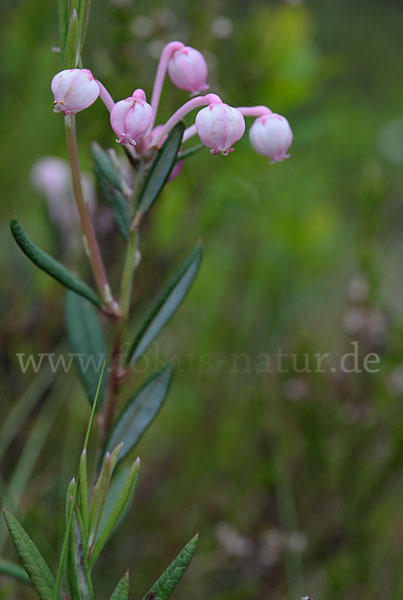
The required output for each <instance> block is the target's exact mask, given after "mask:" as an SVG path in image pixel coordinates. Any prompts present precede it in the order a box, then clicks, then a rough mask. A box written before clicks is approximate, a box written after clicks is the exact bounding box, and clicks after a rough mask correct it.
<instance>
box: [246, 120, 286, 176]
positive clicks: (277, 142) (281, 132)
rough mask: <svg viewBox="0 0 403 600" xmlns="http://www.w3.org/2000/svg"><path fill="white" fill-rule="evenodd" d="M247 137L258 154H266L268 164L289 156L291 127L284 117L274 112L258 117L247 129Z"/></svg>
mask: <svg viewBox="0 0 403 600" xmlns="http://www.w3.org/2000/svg"><path fill="white" fill-rule="evenodd" d="M249 139H250V142H251V144H252V146H253V148H254V149H255V150H256V152H258V153H259V154H263V155H264V156H268V157H269V158H270V164H274V163H275V162H281V161H282V160H284V159H285V158H289V156H290V155H289V154H287V150H288V148H289V147H290V146H291V142H292V131H291V127H290V125H289V123H288V121H287V119H286V118H285V117H282V116H281V115H277V114H275V113H272V114H269V115H264V116H263V117H259V118H258V119H256V121H255V122H254V123H253V125H252V127H251V128H250V130H249Z"/></svg>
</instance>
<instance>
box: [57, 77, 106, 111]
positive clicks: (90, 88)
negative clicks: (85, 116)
mask: <svg viewBox="0 0 403 600" xmlns="http://www.w3.org/2000/svg"><path fill="white" fill-rule="evenodd" d="M50 87H51V89H52V92H53V95H54V97H55V101H54V103H53V106H54V109H53V110H54V112H56V113H58V112H64V114H65V115H68V114H69V113H73V114H74V113H78V112H80V110H84V109H85V108H88V107H89V106H91V104H94V102H95V100H96V99H97V98H98V96H99V86H98V84H97V82H96V81H95V79H94V76H93V74H92V73H91V71H89V70H88V69H66V70H65V71H60V73H57V74H56V75H55V76H54V77H53V79H52V83H51V86H50Z"/></svg>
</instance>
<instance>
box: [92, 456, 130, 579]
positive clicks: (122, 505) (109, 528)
mask: <svg viewBox="0 0 403 600" xmlns="http://www.w3.org/2000/svg"><path fill="white" fill-rule="evenodd" d="M139 468H140V459H137V460H135V461H134V463H133V465H132V468H131V469H130V472H129V475H128V476H127V479H126V480H125V482H124V484H123V486H122V489H121V492H120V494H119V496H118V498H117V500H116V503H115V504H114V506H113V508H112V510H111V513H110V515H109V518H108V520H107V521H106V523H105V526H104V528H103V530H102V531H101V533H100V535H99V537H98V539H97V541H96V543H95V546H94V548H93V551H92V552H91V556H90V559H89V565H90V567H91V568H92V567H93V565H94V563H95V561H96V559H97V558H98V556H99V554H100V553H101V551H102V549H103V548H104V546H105V544H106V542H107V541H108V539H109V538H110V536H111V535H112V533H113V531H114V529H115V527H116V525H117V524H118V522H119V521H120V518H121V516H122V514H123V513H124V511H125V510H126V507H127V505H128V503H129V502H130V500H131V497H132V494H133V491H134V487H135V485H136V480H137V475H138V471H139Z"/></svg>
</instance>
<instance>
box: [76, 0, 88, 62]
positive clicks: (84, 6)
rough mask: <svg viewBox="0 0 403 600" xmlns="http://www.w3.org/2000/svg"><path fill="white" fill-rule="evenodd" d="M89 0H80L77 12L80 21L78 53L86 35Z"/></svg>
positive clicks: (82, 46)
mask: <svg viewBox="0 0 403 600" xmlns="http://www.w3.org/2000/svg"><path fill="white" fill-rule="evenodd" d="M90 12H91V0H81V2H80V10H79V13H78V16H79V21H80V54H81V52H82V51H83V48H84V43H85V38H86V36H87V29H88V22H89V20H90Z"/></svg>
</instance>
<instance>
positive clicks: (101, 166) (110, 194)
mask: <svg viewBox="0 0 403 600" xmlns="http://www.w3.org/2000/svg"><path fill="white" fill-rule="evenodd" d="M92 155H93V157H94V163H95V164H94V172H95V175H96V177H97V180H98V183H99V186H100V188H101V190H102V193H103V195H104V197H105V200H106V201H107V202H108V204H109V205H110V206H111V208H112V209H113V216H114V218H115V222H116V225H117V227H118V229H119V231H120V233H121V234H122V237H123V239H124V240H125V241H126V242H127V241H128V239H129V225H130V216H129V209H128V206H127V202H126V198H125V195H124V189H123V188H124V180H123V174H122V173H121V171H120V170H119V168H118V167H117V166H116V165H115V164H114V162H113V160H112V159H111V157H110V156H109V154H108V153H107V152H105V150H103V149H102V148H101V147H100V146H99V145H98V144H97V143H95V142H94V143H93V144H92Z"/></svg>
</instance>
